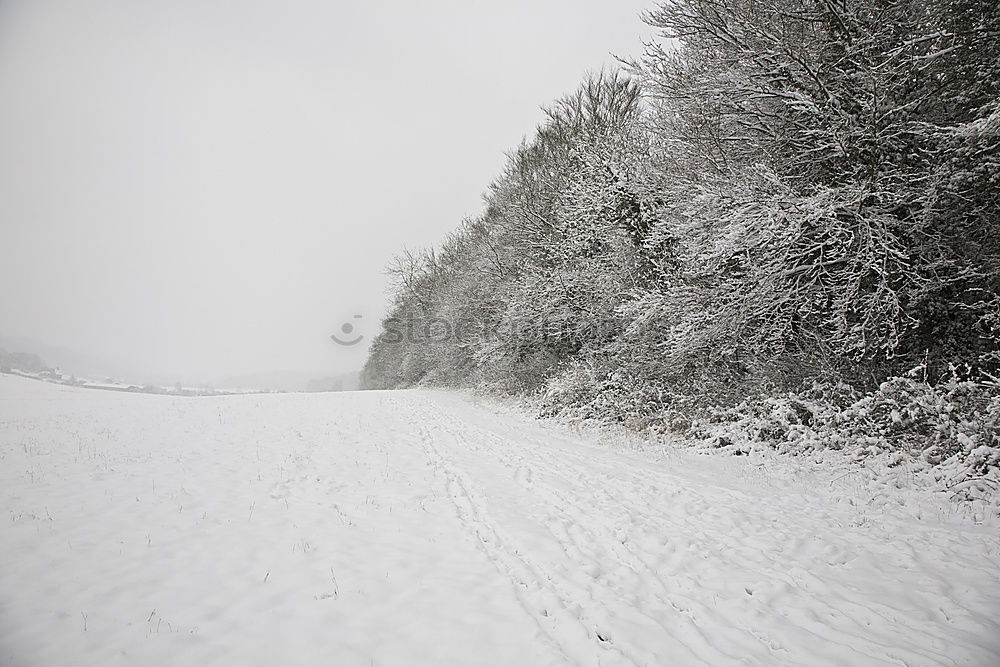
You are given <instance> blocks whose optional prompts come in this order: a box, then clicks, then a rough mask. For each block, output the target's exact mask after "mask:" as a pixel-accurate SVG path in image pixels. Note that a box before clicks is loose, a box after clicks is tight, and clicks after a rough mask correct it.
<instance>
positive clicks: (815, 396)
mask: <svg viewBox="0 0 1000 667" xmlns="http://www.w3.org/2000/svg"><path fill="white" fill-rule="evenodd" d="M692 434H693V435H696V436H698V437H700V438H701V439H702V440H703V441H706V442H709V443H714V444H716V445H719V444H720V443H722V444H725V445H729V444H733V445H735V446H737V447H738V448H739V447H742V446H753V445H755V444H763V445H766V446H768V447H772V448H774V449H776V450H778V451H781V452H787V453H803V452H809V451H814V450H819V449H838V450H844V451H845V452H846V453H848V454H849V455H851V456H853V457H854V458H855V459H857V460H863V459H866V458H868V457H872V456H880V455H882V456H885V457H887V459H888V460H889V461H890V464H898V463H901V462H903V461H906V460H909V461H912V462H914V463H916V464H917V465H919V466H921V467H925V468H935V469H936V471H935V473H934V476H935V478H936V479H937V480H938V482H939V483H940V486H941V487H942V488H948V489H951V490H958V491H962V492H963V493H964V494H965V495H967V496H970V497H973V496H975V494H976V493H979V492H982V493H991V494H995V493H996V491H998V490H1000V383H998V381H997V380H996V379H995V378H991V377H983V378H968V377H963V376H962V375H961V374H960V373H959V372H958V371H957V370H956V369H952V373H951V375H950V376H949V377H948V378H947V379H946V380H944V381H942V382H939V383H937V384H931V383H929V382H928V381H927V380H926V379H925V378H924V377H923V372H922V369H917V370H916V371H914V372H911V373H909V374H907V375H904V376H900V377H893V378H890V379H889V380H886V381H885V382H883V383H882V384H881V385H880V386H879V387H878V389H876V390H874V391H871V392H868V393H860V392H858V391H856V390H855V389H853V388H851V387H850V386H848V385H844V384H819V383H817V384H814V385H813V386H811V387H809V388H808V389H805V390H803V391H799V392H790V393H787V394H783V395H779V396H766V397H759V398H755V399H751V400H747V401H745V402H743V403H741V404H740V405H737V406H735V407H731V408H725V409H716V410H714V411H712V412H711V413H710V416H709V418H708V419H707V420H706V421H705V422H704V423H702V424H701V425H699V426H698V427H696V428H695V429H693V431H692Z"/></svg>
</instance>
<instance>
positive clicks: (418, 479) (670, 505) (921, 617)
mask: <svg viewBox="0 0 1000 667" xmlns="http://www.w3.org/2000/svg"><path fill="white" fill-rule="evenodd" d="M0 509H2V510H3V515H2V517H0V519H2V522H0V526H2V527H0V665H68V664H73V665H102V666H103V665H114V664H129V665H140V664H141V665H161V664H163V665H166V664H174V665H213V664H219V665H277V664H296V665H308V664H316V665H363V666H371V665H406V666H408V665H434V666H438V665H461V666H466V665H563V664H581V665H632V664H637V665H671V666H684V665H702V664H705V665H729V664H741V665H785V664H788V665H792V664H794V665H809V666H810V667H816V666H820V665H882V664H885V665H911V666H917V665H977V666H990V665H998V664H1000V526H998V524H997V522H996V520H995V519H993V518H991V517H989V516H986V517H982V516H977V515H975V513H972V512H969V511H967V510H963V509H961V508H959V507H958V506H957V505H954V504H950V503H949V502H948V501H947V500H946V499H945V498H943V497H939V496H933V495H930V494H927V493H926V492H919V491H916V490H907V489H906V488H903V489H896V488H886V487H885V486H884V485H880V486H878V487H873V486H871V485H870V484H868V483H867V482H866V481H865V478H864V476H863V475H860V474H856V473H855V472H851V470H850V469H843V470H831V469H830V468H829V467H819V466H815V465H812V464H810V463H809V462H808V461H804V460H796V459H790V458H787V457H777V456H770V457H768V458H759V457H756V456H755V457H724V456H719V455H710V456H705V455H699V454H698V453H697V452H695V451H691V450H684V449H652V448H645V449H641V450H630V449H628V448H625V447H622V443H621V442H618V443H610V444H609V443H606V442H605V443H600V442H595V441H594V438H593V437H590V438H581V437H576V436H573V435H571V434H568V433H567V432H565V431H562V430H560V429H558V428H557V427H555V426H551V425H544V424H539V423H534V422H531V421H529V420H526V419H525V418H522V417H519V416H517V415H516V414H511V413H505V412H503V411H498V410H495V409H487V407H484V406H477V405H475V404H474V403H473V402H470V401H469V400H468V399H465V398H463V397H461V396H459V395H456V394H450V393H445V392H422V391H414V392H391V393H382V392H370V393H348V394H319V395H295V394H290V395H255V396H226V397H210V398H178V397H166V396H147V395H133V394H119V393H115V392H102V391H94V390H86V389H79V388H72V387H64V386H58V385H51V384H44V383H41V382H36V381H32V380H28V379H23V378H16V377H10V376H0Z"/></svg>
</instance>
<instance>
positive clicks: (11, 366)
mask: <svg viewBox="0 0 1000 667" xmlns="http://www.w3.org/2000/svg"><path fill="white" fill-rule="evenodd" d="M0 370H2V371H3V372H9V371H11V370H17V371H23V372H25V373H41V372H43V371H47V370H51V369H50V368H49V365H48V364H46V363H45V361H44V360H43V359H42V358H41V357H39V356H38V355H37V354H31V353H29V352H7V351H6V350H3V349H0Z"/></svg>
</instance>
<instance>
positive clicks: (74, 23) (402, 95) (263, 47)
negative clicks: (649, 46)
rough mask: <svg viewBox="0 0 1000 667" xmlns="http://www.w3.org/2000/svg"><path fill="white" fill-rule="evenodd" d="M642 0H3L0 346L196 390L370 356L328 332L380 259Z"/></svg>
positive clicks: (616, 36)
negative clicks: (193, 384)
mask: <svg viewBox="0 0 1000 667" xmlns="http://www.w3.org/2000/svg"><path fill="white" fill-rule="evenodd" d="M649 6H651V3H650V2H646V1H640V0H624V1H611V0H605V1H604V2H600V1H597V0H584V1H581V0H533V1H528V0H523V1H522V0H517V1H510V0H493V1H492V2H473V1H470V0H464V1H459V0H454V1H443V0H437V1H431V2H423V1H422V2H414V1H412V0H395V1H391V2H390V1H374V2H360V1H359V2H350V3H348V2H335V1H326V2H320V1H308V0H229V1H219V0H184V1H181V0H142V1H135V0H104V1H86V0H63V1H61V2H51V1H47V0H0V253H2V258H0V334H3V335H7V336H24V337H29V338H32V339H35V340H38V341H43V342H45V343H47V344H54V345H62V346H68V347H71V348H75V349H77V350H81V351H86V352H90V353H93V354H97V355H100V356H103V357H106V358H109V359H114V360H115V361H116V362H117V364H118V365H119V366H123V367H126V368H131V369H135V370H137V371H142V372H149V373H155V374H157V375H159V376H164V375H166V376H169V377H171V378H175V379H178V380H186V381H195V380H198V381H207V380H212V379H216V378H221V377H224V376H226V375H229V374H238V373H251V372H256V371H266V370H278V369H282V370H300V371H306V372H310V373H315V374H316V375H323V374H327V373H331V372H337V371H346V370H352V369H356V368H359V367H360V366H361V365H362V364H363V362H364V357H365V354H364V347H365V346H364V345H359V346H357V347H355V348H350V349H345V348H341V347H338V346H336V345H334V344H333V343H332V342H331V341H330V340H329V338H328V336H329V335H330V334H331V333H333V332H335V331H336V330H337V329H338V328H339V326H340V324H341V323H342V322H343V321H345V320H351V321H352V322H354V323H356V324H359V325H360V326H359V331H360V332H361V333H363V334H365V335H366V336H367V338H368V339H370V337H371V335H373V334H374V333H376V330H377V325H378V320H379V318H380V317H381V316H382V314H383V313H384V309H385V306H386V301H387V299H386V294H385V277H384V275H383V273H382V271H383V268H384V266H385V265H386V263H387V262H388V260H389V259H390V257H391V256H392V255H393V254H394V253H396V252H397V251H398V250H399V249H400V248H401V247H402V246H404V245H405V246H409V247H418V246H426V245H429V244H433V243H436V242H438V241H440V240H441V239H442V238H443V236H444V234H445V233H446V232H447V231H448V230H450V229H452V228H454V227H455V226H456V225H457V224H458V223H459V222H460V221H461V219H462V218H463V217H465V216H467V215H471V214H474V213H476V212H477V211H478V210H479V209H480V202H481V199H480V197H481V193H482V192H483V191H484V190H485V189H486V187H487V185H488V184H489V182H490V181H491V180H492V179H493V178H494V177H495V176H496V175H497V174H498V172H499V170H500V168H501V165H502V162H503V154H504V152H505V151H507V150H510V149H512V148H513V147H515V146H516V145H517V143H518V142H519V141H520V140H521V138H522V137H523V136H525V135H530V134H531V132H532V131H533V129H534V127H535V125H536V124H537V123H538V122H539V121H540V120H541V118H542V114H541V112H540V111H539V107H540V106H541V105H543V104H547V103H548V102H550V101H551V100H552V99H553V98H555V97H557V96H559V95H561V94H563V93H567V92H569V91H571V90H572V89H573V88H575V87H576V85H577V83H578V82H579V81H580V80H581V78H582V77H583V75H584V73H585V72H586V71H588V70H590V71H592V70H598V69H600V68H601V67H602V66H604V65H609V64H611V63H612V62H613V59H612V57H611V55H610V54H611V53H614V54H618V55H623V56H624V55H634V54H637V53H638V52H639V51H640V50H641V43H640V40H641V39H642V38H648V37H649V35H650V31H649V30H648V29H647V28H646V27H645V26H644V25H643V24H642V23H641V21H640V20H639V18H638V14H639V12H640V11H641V10H643V9H647V8H648V7H649ZM354 314H362V315H364V319H363V320H353V319H352V316H353V315H354Z"/></svg>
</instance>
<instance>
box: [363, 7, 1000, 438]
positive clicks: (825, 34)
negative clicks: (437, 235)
mask: <svg viewBox="0 0 1000 667" xmlns="http://www.w3.org/2000/svg"><path fill="white" fill-rule="evenodd" d="M643 20H644V21H645V22H646V23H647V24H649V25H650V26H653V27H654V28H656V29H657V31H658V34H659V35H660V39H658V40H657V41H655V42H654V43H650V44H647V45H645V49H644V53H643V55H642V56H641V57H638V58H636V59H634V60H632V61H629V62H623V63H621V67H620V68H619V69H617V70H615V71H603V72H600V73H596V74H593V75H591V76H588V77H587V78H586V79H585V80H584V81H583V82H582V84H581V85H580V87H579V88H578V89H577V90H576V91H574V92H573V93H572V94H569V95H567V96H565V97H563V98H561V99H558V100H556V101H555V102H554V103H552V104H550V105H549V106H548V107H547V108H546V109H545V111H546V118H545V121H544V122H543V123H542V124H541V125H540V126H539V127H538V129H537V132H536V133H535V135H534V136H533V137H532V138H531V139H530V140H527V141H525V142H523V143H522V144H521V145H520V146H518V147H517V148H516V149H515V150H513V151H512V152H511V154H510V155H509V159H508V161H507V163H506V166H505V168H504V170H503V172H502V174H501V175H500V176H499V177H498V178H497V179H496V180H495V182H493V183H492V184H491V185H490V186H489V190H488V192H487V194H486V195H485V206H484V208H483V210H482V212H481V213H480V214H479V215H477V216H475V217H473V218H470V219H467V220H465V221H463V222H462V223H461V224H460V226H458V228H457V229H456V230H455V231H454V232H453V233H452V234H450V235H449V236H448V237H447V239H445V240H444V242H443V243H442V244H441V245H440V246H439V247H436V248H434V249H428V250H425V251H422V252H416V253H414V252H406V253H403V254H401V255H399V256H398V257H397V258H396V260H395V261H394V263H393V264H392V266H391V267H390V268H389V271H390V273H391V275H392V276H393V278H394V280H395V285H396V291H395V297H394V301H393V304H392V308H391V312H390V314H389V317H388V318H387V319H386V320H385V322H384V323H383V331H382V333H381V334H380V335H379V336H378V337H377V338H376V339H375V341H374V343H373V345H372V348H371V352H370V357H369V359H368V361H367V364H366V365H365V368H364V371H363V375H362V383H363V386H365V387H368V388H393V387H403V386H411V385H415V384H418V383H432V384H442V385H475V386H482V387H487V388H492V389H495V390H499V391H504V392H510V393H524V392H528V393H538V392H541V393H544V394H546V395H548V396H550V397H552V404H553V405H554V406H555V407H554V409H555V410H556V411H558V410H560V409H564V408H572V407H574V406H575V407H579V406H580V405H587V406H590V407H591V408H592V411H593V413H594V414H596V415H598V416H601V417H603V418H608V419H622V420H624V419H628V418H635V417H642V416H643V415H654V414H661V413H662V412H663V410H664V408H665V406H670V405H672V404H677V405H680V404H682V403H685V402H686V403H697V404H713V405H730V404H734V403H735V402H737V401H739V400H742V399H743V398H745V397H747V396H750V395H768V394H774V393H776V392H785V391H791V390H795V389H796V388H799V387H802V386H803V385H804V384H809V383H816V382H825V383H843V384H846V385H849V386H851V387H854V388H856V389H857V390H858V391H870V390H874V389H875V388H877V387H878V386H879V385H880V384H881V383H883V382H885V381H886V380H887V379H889V378H893V377H897V376H900V375H902V374H905V373H906V372H907V371H909V370H911V369H913V368H914V367H917V366H919V367H920V368H922V369H923V370H922V372H923V374H924V376H925V377H926V378H928V381H929V382H931V383H933V382H934V381H936V379H937V378H943V377H945V376H946V375H949V374H951V375H952V376H953V375H954V374H955V373H956V372H958V373H960V374H965V375H967V376H974V375H982V374H984V373H986V374H989V373H994V372H995V371H996V370H997V366H998V363H1000V337H998V332H1000V225H998V222H1000V221H998V211H1000V101H998V100H1000V10H998V8H997V5H996V3H994V2H990V1H986V0H901V1H897V0H669V1H666V2H661V3H659V4H658V5H657V6H655V7H654V8H653V9H651V10H649V11H648V12H646V13H645V14H644V16H643ZM956 369H960V370H958V371H956Z"/></svg>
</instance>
